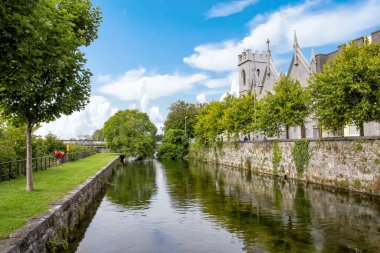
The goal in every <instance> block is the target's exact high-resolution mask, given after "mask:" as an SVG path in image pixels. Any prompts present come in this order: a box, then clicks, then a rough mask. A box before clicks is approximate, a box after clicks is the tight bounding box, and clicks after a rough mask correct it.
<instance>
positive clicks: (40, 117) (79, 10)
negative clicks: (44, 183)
mask: <svg viewBox="0 0 380 253" xmlns="http://www.w3.org/2000/svg"><path fill="white" fill-rule="evenodd" d="M24 2H25V3H27V2H28V1H3V2H2V4H1V5H0V6H1V7H0V12H1V14H2V18H1V21H0V27H1V28H0V29H1V30H0V31H1V35H0V38H5V39H4V40H1V42H0V50H1V51H0V55H1V62H2V63H1V64H0V70H1V71H2V70H4V69H6V70H5V72H4V74H3V73H2V74H1V76H0V90H1V93H0V108H1V109H2V113H3V115H4V116H5V117H7V118H10V119H12V121H13V123H15V124H26V133H27V134H26V136H27V138H26V139H27V140H26V142H27V145H26V147H27V152H26V153H27V155H26V156H27V165H26V172H27V186H26V189H27V191H33V177H32V130H33V127H34V126H36V125H38V124H39V123H41V122H49V121H52V120H54V119H56V118H58V117H60V115H61V114H66V115H69V114H71V113H72V112H74V111H78V110H80V109H82V108H84V106H85V105H86V104H87V102H88V100H89V96H90V76H91V73H90V71H89V70H88V69H86V68H85V66H84V65H85V62H86V60H85V58H84V53H82V52H81V51H80V50H79V49H80V48H81V47H83V46H88V45H89V44H90V43H91V42H92V41H93V40H94V39H95V38H97V30H98V26H99V24H100V20H101V18H100V12H99V10H98V8H93V7H92V5H91V2H90V0H76V1H73V0H49V1H48V0H39V1H38V0H36V1H31V2H33V3H31V4H27V5H26V6H27V7H24V6H22V4H25V3H24ZM3 17H4V18H3ZM13 42H14V44H12V43H13ZM68 127H69V126H68Z"/></svg>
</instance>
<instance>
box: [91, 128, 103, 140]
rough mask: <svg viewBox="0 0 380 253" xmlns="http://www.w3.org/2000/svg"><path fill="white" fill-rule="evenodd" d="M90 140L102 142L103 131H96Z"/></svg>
mask: <svg viewBox="0 0 380 253" xmlns="http://www.w3.org/2000/svg"><path fill="white" fill-rule="evenodd" d="M91 139H93V140H95V141H104V136H103V130H102V129H96V130H95V132H94V133H93V134H92V137H91Z"/></svg>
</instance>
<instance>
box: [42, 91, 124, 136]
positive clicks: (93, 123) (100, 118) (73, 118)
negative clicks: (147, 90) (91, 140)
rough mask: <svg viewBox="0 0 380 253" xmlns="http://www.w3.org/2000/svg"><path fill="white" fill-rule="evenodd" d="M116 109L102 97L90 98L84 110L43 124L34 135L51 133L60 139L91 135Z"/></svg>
mask: <svg viewBox="0 0 380 253" xmlns="http://www.w3.org/2000/svg"><path fill="white" fill-rule="evenodd" d="M117 111H118V109H117V108H116V107H113V106H112V105H111V103H110V102H109V101H108V100H107V99H105V98H104V97H102V96H92V97H91V99H90V103H89V104H88V105H87V106H86V108H85V109H84V110H82V111H79V112H74V113H73V114H72V115H69V116H66V115H64V116H62V117H61V118H59V119H57V120H55V121H52V122H50V123H43V124H42V126H41V127H40V128H39V129H38V130H37V131H36V135H42V136H45V135H46V134H48V133H52V134H54V135H56V136H58V137H59V138H61V139H70V138H76V137H77V136H78V135H91V134H92V133H93V132H94V131H95V130H96V129H100V128H102V127H103V124H104V122H105V121H106V120H107V119H108V118H109V117H111V116H112V115H114V114H115V113H116V112H117Z"/></svg>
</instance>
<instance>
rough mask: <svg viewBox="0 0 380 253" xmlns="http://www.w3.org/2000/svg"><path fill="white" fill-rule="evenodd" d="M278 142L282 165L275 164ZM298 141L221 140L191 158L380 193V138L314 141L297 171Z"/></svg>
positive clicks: (195, 153)
mask: <svg viewBox="0 0 380 253" xmlns="http://www.w3.org/2000/svg"><path fill="white" fill-rule="evenodd" d="M275 145H278V146H277V147H278V150H279V152H277V153H279V155H280V158H278V157H279V155H278V154H277V158H278V161H279V162H278V165H277V166H275V165H274V163H273V158H274V156H276V155H274V152H273V151H274V150H275V149H276V148H275ZM294 145H295V141H289V140H286V141H278V142H277V144H276V141H265V142H253V143H247V142H246V143H228V142H224V143H218V144H215V145H213V146H212V147H209V148H200V147H199V148H196V149H195V150H194V149H193V151H192V153H191V154H190V157H193V158H195V159H201V160H204V161H206V162H213V163H219V164H224V165H229V166H234V167H242V168H246V169H251V170H253V171H256V172H260V173H267V174H277V175H281V176H286V177H288V178H293V179H298V180H303V181H308V182H313V183H318V184H322V185H328V186H333V187H338V188H344V189H349V190H352V191H357V192H363V193H369V194H374V195H380V140H378V139H350V140H348V139H341V140H337V139H334V140H319V141H315V140H310V141H309V154H310V159H309V160H308V162H307V164H306V168H305V169H304V171H303V172H302V173H299V172H298V171H297V168H296V166H295V163H294V154H292V149H293V147H294Z"/></svg>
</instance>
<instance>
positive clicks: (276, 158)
mask: <svg viewBox="0 0 380 253" xmlns="http://www.w3.org/2000/svg"><path fill="white" fill-rule="evenodd" d="M272 154H273V156H272V164H273V172H274V174H277V171H278V166H279V165H280V162H281V158H282V152H281V150H280V146H279V144H278V141H275V142H273V151H272Z"/></svg>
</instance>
